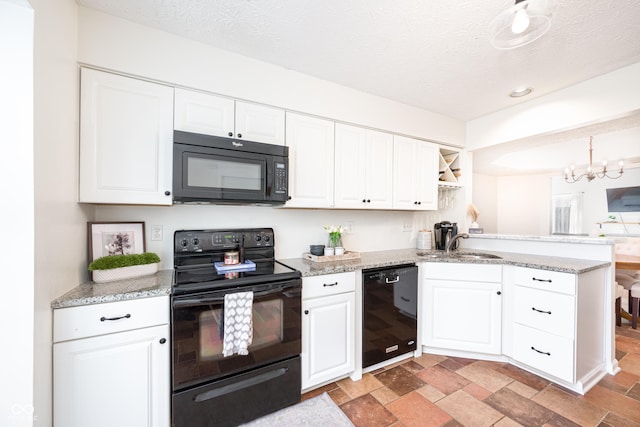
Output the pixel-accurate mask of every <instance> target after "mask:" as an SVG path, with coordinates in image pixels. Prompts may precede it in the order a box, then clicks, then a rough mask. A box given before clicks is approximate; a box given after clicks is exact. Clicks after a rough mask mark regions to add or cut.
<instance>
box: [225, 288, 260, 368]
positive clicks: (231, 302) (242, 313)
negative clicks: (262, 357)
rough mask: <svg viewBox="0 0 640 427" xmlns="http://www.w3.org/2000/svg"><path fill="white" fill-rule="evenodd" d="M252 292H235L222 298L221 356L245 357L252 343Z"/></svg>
mask: <svg viewBox="0 0 640 427" xmlns="http://www.w3.org/2000/svg"><path fill="white" fill-rule="evenodd" d="M252 311H253V292H236V293H233V294H226V295H225V296H224V343H223V345H222V355H223V356H225V357H228V356H233V355H234V354H235V353H237V354H239V355H242V356H246V355H247V354H249V350H248V347H249V346H250V345H251V342H252V341H253V320H252V316H251V312H252Z"/></svg>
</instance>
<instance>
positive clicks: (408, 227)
mask: <svg viewBox="0 0 640 427" xmlns="http://www.w3.org/2000/svg"><path fill="white" fill-rule="evenodd" d="M402 231H403V232H410V231H413V225H412V224H402Z"/></svg>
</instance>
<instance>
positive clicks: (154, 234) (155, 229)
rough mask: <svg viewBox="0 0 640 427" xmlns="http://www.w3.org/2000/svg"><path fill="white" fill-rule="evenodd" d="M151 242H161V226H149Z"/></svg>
mask: <svg viewBox="0 0 640 427" xmlns="http://www.w3.org/2000/svg"><path fill="white" fill-rule="evenodd" d="M151 240H162V226H161V225H152V226H151Z"/></svg>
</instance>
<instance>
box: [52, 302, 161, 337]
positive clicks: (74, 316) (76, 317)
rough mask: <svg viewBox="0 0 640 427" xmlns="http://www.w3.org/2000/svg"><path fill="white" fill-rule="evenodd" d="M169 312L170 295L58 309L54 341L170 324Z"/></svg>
mask: <svg viewBox="0 0 640 427" xmlns="http://www.w3.org/2000/svg"><path fill="white" fill-rule="evenodd" d="M169 310H170V307H169V297H168V296H166V297H153V298H141V299H135V300H127V301H118V302H109V303H104V304H93V305H83V306H79V307H69V308H61V309H57V310H54V311H53V342H61V341H68V340H74V339H78V338H85V337H91V336H97V335H104V334H110V333H114V332H122V331H129V330H133V329H139V328H146V327H149V326H156V325H163V324H168V323H169ZM110 319H112V320H110Z"/></svg>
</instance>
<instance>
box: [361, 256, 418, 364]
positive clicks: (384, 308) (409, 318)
mask: <svg viewBox="0 0 640 427" xmlns="http://www.w3.org/2000/svg"><path fill="white" fill-rule="evenodd" d="M362 288H363V290H362V294H363V310H362V317H363V318H362V367H363V368H366V367H368V366H372V365H375V364H377V363H380V362H383V361H385V360H388V359H392V358H394V357H396V356H400V355H402V354H405V353H408V352H410V351H414V350H415V349H416V336H417V332H418V322H417V312H418V267H416V266H415V265H414V264H405V265H396V266H392V267H384V268H372V269H368V270H363V271H362Z"/></svg>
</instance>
